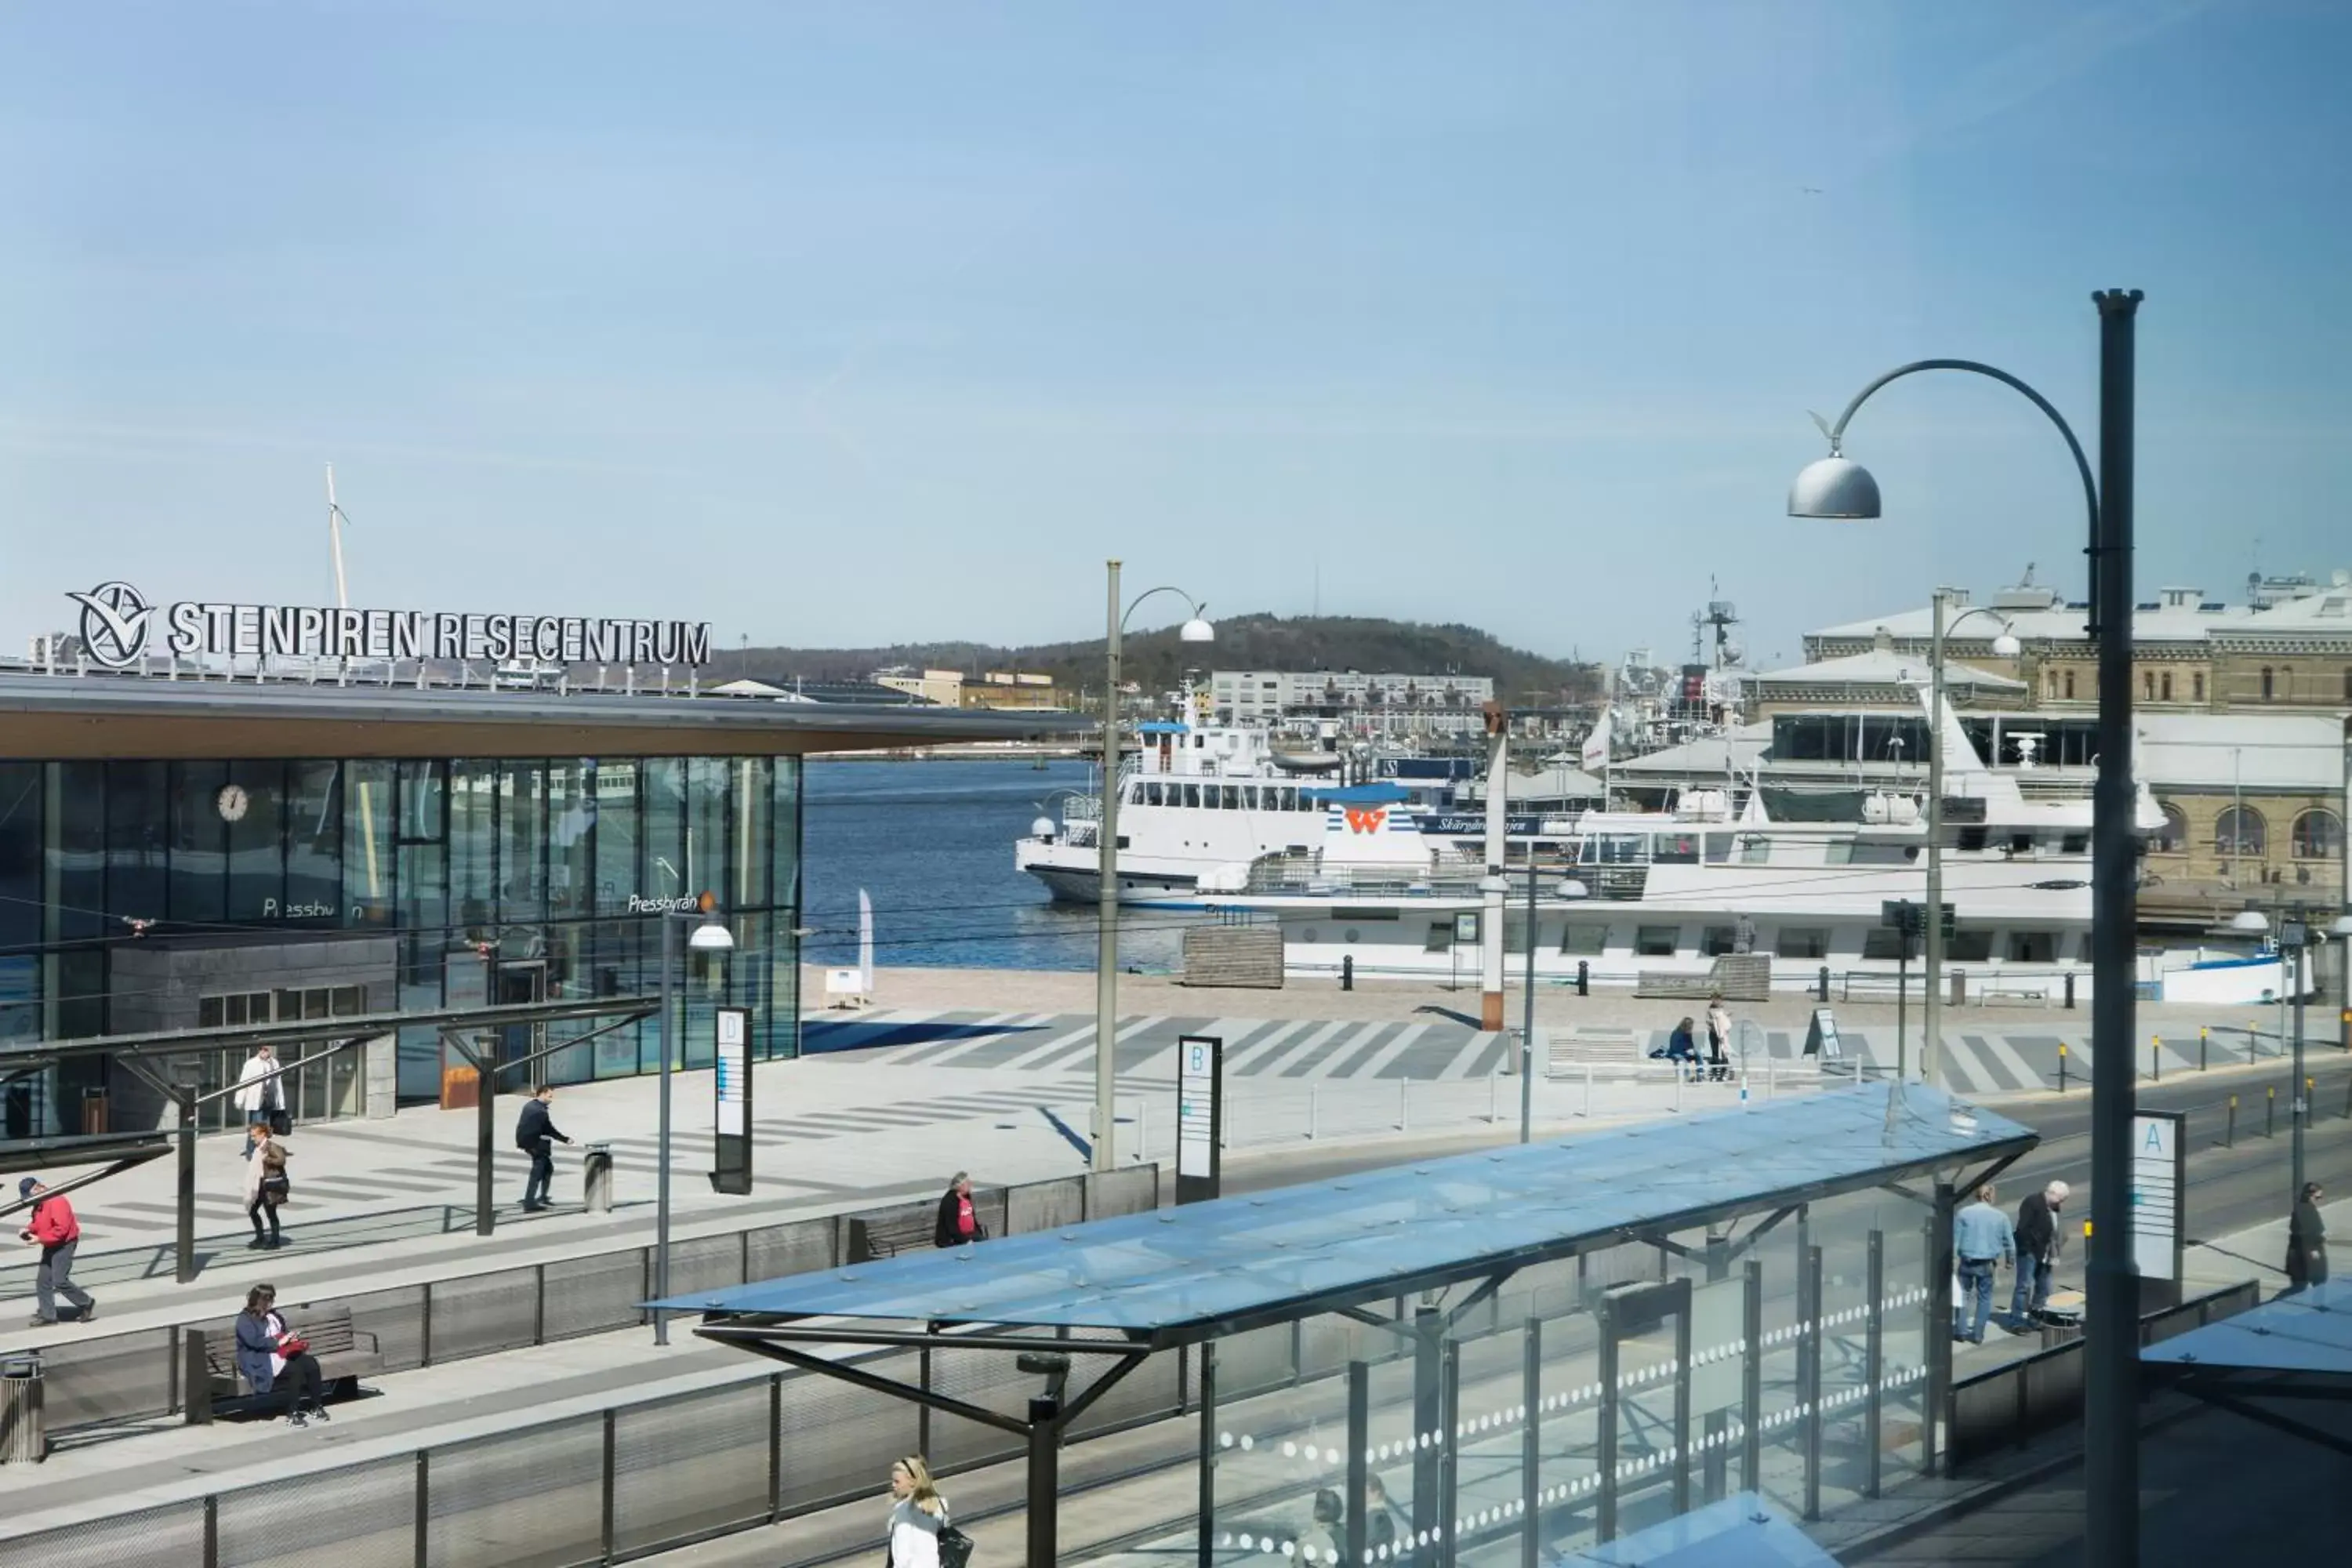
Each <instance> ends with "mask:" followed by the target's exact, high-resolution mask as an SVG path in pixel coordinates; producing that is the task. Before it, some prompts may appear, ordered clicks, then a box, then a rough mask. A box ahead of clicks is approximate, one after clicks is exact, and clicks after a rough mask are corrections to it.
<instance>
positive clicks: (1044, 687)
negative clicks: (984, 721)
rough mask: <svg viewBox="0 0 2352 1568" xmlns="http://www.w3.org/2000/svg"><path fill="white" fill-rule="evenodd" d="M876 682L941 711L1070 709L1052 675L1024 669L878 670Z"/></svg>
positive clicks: (1043, 711) (1045, 710) (1066, 696)
mask: <svg viewBox="0 0 2352 1568" xmlns="http://www.w3.org/2000/svg"><path fill="white" fill-rule="evenodd" d="M874 680H875V683H876V684H877V685H879V686H887V687H888V688H889V689H891V690H893V691H903V692H905V693H906V694H907V695H908V696H909V697H912V698H915V699H916V700H919V701H923V702H936V703H937V704H939V705H940V707H942V708H969V709H979V710H993V711H1013V710H1019V711H1025V712H1033V713H1050V712H1059V711H1061V710H1065V709H1067V708H1068V707H1069V706H1070V703H1069V698H1068V694H1067V693H1066V692H1064V691H1063V690H1062V689H1061V688H1059V687H1057V686H1055V684H1054V678H1053V677H1052V676H1050V675H1033V674H1030V673H1028V672H1026V671H1023V670H1013V669H992V670H990V671H988V672H987V673H986V674H984V675H966V674H964V672H963V671H961V670H960V669H925V670H915V669H909V668H892V669H879V670H876V671H875V672H874Z"/></svg>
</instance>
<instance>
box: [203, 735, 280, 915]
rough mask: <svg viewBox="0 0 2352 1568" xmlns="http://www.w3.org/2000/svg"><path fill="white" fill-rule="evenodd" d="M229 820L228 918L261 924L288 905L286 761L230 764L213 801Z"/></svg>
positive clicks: (215, 808) (220, 813) (215, 806)
mask: <svg viewBox="0 0 2352 1568" xmlns="http://www.w3.org/2000/svg"><path fill="white" fill-rule="evenodd" d="M214 810H215V812H217V813H218V814H219V815H220V816H223V817H225V818H226V819H227V820H228V918H229V919H230V920H231V921H235V922H238V923H247V922H251V923H262V922H269V923H275V922H276V921H279V920H281V919H283V918H284V911H285V906H286V764H285V763H278V762H242V763H230V764H229V769H228V789H227V791H226V793H225V794H223V795H221V796H220V797H219V799H218V800H217V801H216V802H215V805H214Z"/></svg>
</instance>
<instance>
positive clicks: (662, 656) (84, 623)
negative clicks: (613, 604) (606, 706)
mask: <svg viewBox="0 0 2352 1568" xmlns="http://www.w3.org/2000/svg"><path fill="white" fill-rule="evenodd" d="M66 597H68V598H69V599H71V600H72V601H73V602H74V603H75V604H77V605H80V606H81V642H82V647H84V648H86V649H88V650H89V657H90V658H92V659H93V660H95V661H96V662H97V663H99V664H100V665H103V666H105V667H106V668H109V669H127V668H131V666H133V665H135V664H137V663H138V662H139V661H140V660H141V659H142V658H145V657H146V656H147V655H148V653H149V652H150V650H151V649H152V650H153V651H158V652H163V653H169V654H171V655H173V657H175V658H206V657H215V658H247V657H249V658H267V657H279V656H282V657H288V658H306V657H307V658H386V659H390V658H440V659H488V660H493V661H499V662H503V661H505V660H508V659H538V660H541V661H544V662H549V663H554V662H558V661H561V662H564V663H575V662H576V663H590V664H671V665H688V666H691V665H700V664H708V663H709V661H710V626H709V623H707V622H702V621H638V620H611V619H604V618H599V617H593V616H509V615H457V614H452V613H449V612H447V611H435V610H341V609H326V608H318V607H312V606H309V605H231V604H218V603H213V602H210V601H200V600H194V599H190V600H183V601H181V602H180V603H178V604H174V605H169V606H168V607H167V606H165V605H158V604H154V603H152V602H151V601H150V600H149V599H148V598H147V596H146V595H143V594H142V593H141V592H140V591H139V590H138V589H136V588H134V587H132V586H131V584H128V583H120V582H117V583H101V584H99V585H98V586H97V587H95V588H92V589H91V590H89V592H88V593H86V594H68V595H66ZM159 623H160V625H159Z"/></svg>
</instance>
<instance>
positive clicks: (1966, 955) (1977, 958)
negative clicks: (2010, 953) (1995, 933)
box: [1944, 926, 1992, 963]
mask: <svg viewBox="0 0 2352 1568" xmlns="http://www.w3.org/2000/svg"><path fill="white" fill-rule="evenodd" d="M1991 957H1992V932H1991V931H1983V930H1979V931H1970V930H1969V928H1968V927H1966V926H1962V927H1960V928H1959V929H1958V931H1954V932H1952V934H1951V935H1949V936H1948V937H1946V938H1945V939H1944V962H1945V963H1987V962H1989V961H1990V959H1991Z"/></svg>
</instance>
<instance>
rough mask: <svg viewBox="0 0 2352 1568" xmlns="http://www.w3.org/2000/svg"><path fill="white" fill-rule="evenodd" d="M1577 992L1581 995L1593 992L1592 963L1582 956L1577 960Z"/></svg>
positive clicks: (1588, 994)
mask: <svg viewBox="0 0 2352 1568" xmlns="http://www.w3.org/2000/svg"><path fill="white" fill-rule="evenodd" d="M1576 994H1578V995H1579V996H1590V995H1591V994H1592V965H1591V963H1589V962H1588V961H1586V960H1584V959H1581V958H1580V959H1578V960H1577V961H1576Z"/></svg>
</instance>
